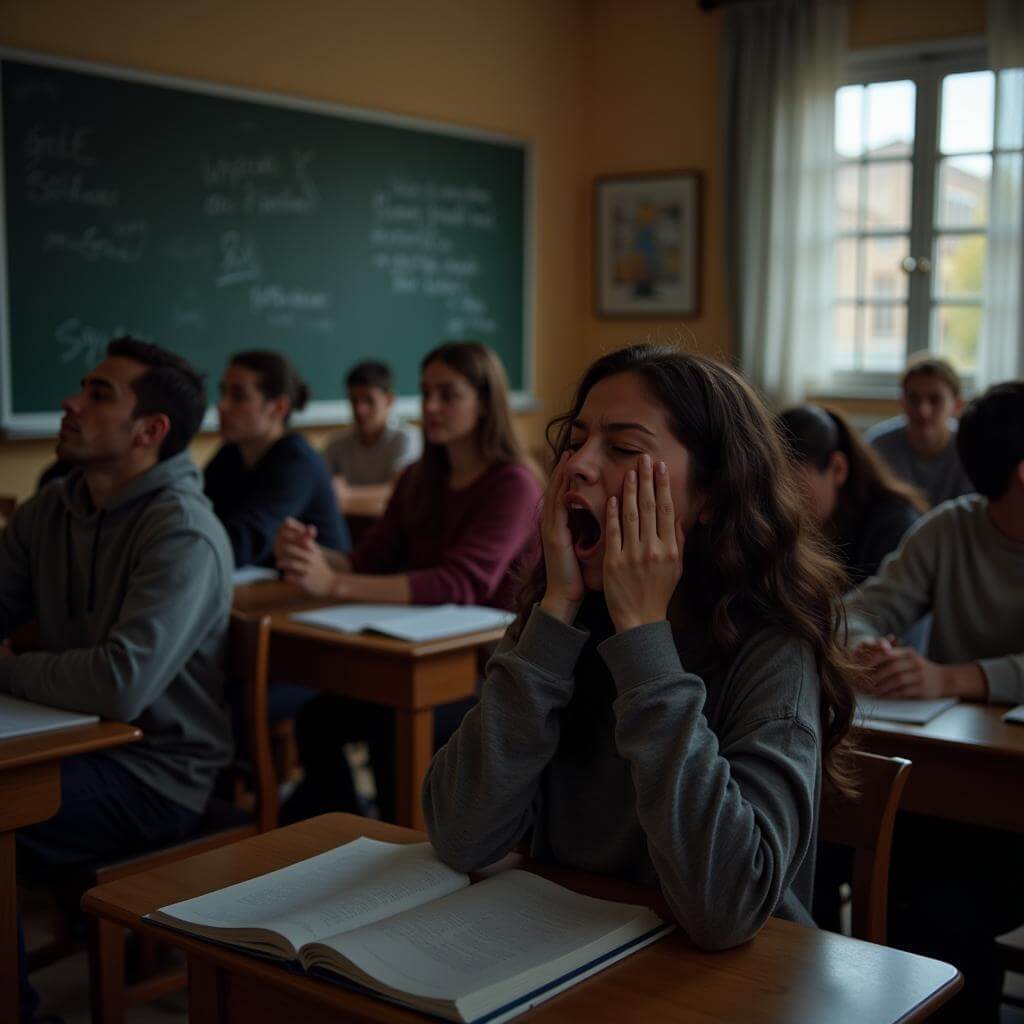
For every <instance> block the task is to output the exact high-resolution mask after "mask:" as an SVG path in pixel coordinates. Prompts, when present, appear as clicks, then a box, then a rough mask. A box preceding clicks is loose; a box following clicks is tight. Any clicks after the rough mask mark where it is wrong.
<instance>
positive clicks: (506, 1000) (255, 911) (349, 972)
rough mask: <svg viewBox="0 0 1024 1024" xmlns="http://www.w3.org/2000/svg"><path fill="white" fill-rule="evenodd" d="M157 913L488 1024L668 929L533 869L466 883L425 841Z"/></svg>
mask: <svg viewBox="0 0 1024 1024" xmlns="http://www.w3.org/2000/svg"><path fill="white" fill-rule="evenodd" d="M149 917H150V919H151V920H153V921H155V922H158V923H160V924H163V925H167V926H169V927H171V928H175V929H179V930H181V931H186V932H189V933H190V934H192V935H197V936H200V937H202V938H206V939H213V940H215V941H217V942H221V943H225V944H227V945H230V946H236V947H238V948H240V949H244V950H249V951H251V952H254V953H259V954H262V955H264V956H270V957H274V958H279V959H281V960H286V961H297V962H298V964H299V965H301V967H302V968H304V969H305V970H307V971H313V972H315V973H323V974H325V975H326V976H337V977H339V978H341V979H346V980H347V981H348V982H350V983H355V984H356V985H358V986H360V987H362V988H365V989H369V990H370V991H371V992H373V993H375V994H377V995H380V996H383V997H384V998H386V999H389V1000H391V1001H393V1002H397V1003H401V1004H402V1005H405V1006H411V1007H413V1008H414V1009H418V1010H422V1011H424V1012H426V1013H432V1014H434V1015H436V1016H438V1017H443V1018H445V1019H447V1020H453V1021H472V1022H480V1021H487V1022H488V1024H498V1022H500V1021H504V1020H508V1019H509V1018H511V1017H514V1016H515V1015H516V1014H519V1013H523V1012H524V1011H526V1010H528V1009H530V1007H532V1006H536V1005H537V1004H538V1003H541V1002H543V1001H544V1000H545V999H549V998H550V997H551V996H553V995H555V994H556V993H557V992H560V991H562V990H563V989H565V988H568V987H569V986H570V985H574V984H576V982H578V981H581V980H582V979H584V978H586V977H588V976H589V975H591V974H595V973H596V972H597V971H600V970H602V969H603V968H604V967H607V966H608V965H609V964H612V963H614V962H615V961H616V960H620V959H622V958H623V957H625V956H628V955H629V954H630V953H632V952H634V951H635V950H637V949H640V948H641V947H643V946H646V945H648V944H649V943H651V942H654V941H655V940H656V939H659V938H661V937H662V936H663V935H665V934H667V933H668V932H669V931H671V930H672V928H673V926H672V925H669V924H665V922H663V921H662V920H661V919H660V918H659V917H658V916H657V915H656V914H654V913H653V912H652V911H650V910H648V909H647V908H646V907H639V906H631V905H629V904H625V903H613V902H610V901H608V900H598V899H593V898H591V897H589V896H581V895H579V894H578V893H574V892H570V891H569V890H568V889H564V888H563V887H562V886H559V885H556V884H555V883H554V882H549V881H547V880H546V879H543V878H540V877H539V876H537V875H533V874H529V873H528V872H525V871H515V870H512V871H505V872H502V873H500V874H497V875H494V876H492V877H490V878H488V879H486V880H485V881H482V882H478V883H476V884H475V885H470V884H469V878H468V876H466V875H463V874H460V873H459V872H457V871H453V870H452V869H451V868H449V867H448V866H447V865H445V864H443V863H442V862H441V861H440V860H439V859H438V857H437V855H436V854H435V853H434V851H433V849H432V847H431V846H430V844H429V843H416V844H413V845H411V846H405V845H398V844H394V843H382V842H379V841H377V840H374V839H366V838H361V839H356V840H354V841H353V842H351V843H346V844H345V845H344V846H339V847H337V848H336V849H334V850H329V851H328V852H327V853H322V854H319V855H318V856H316V857H310V858H309V859H308V860H303V861H299V862H298V863H296V864H292V865H290V866H289V867H286V868H282V869H281V870H279V871H272V872H270V874H267V875H262V876H260V877H259V878H253V879H250V880H249V881H247V882H241V883H239V884H238V885H232V886H229V887H228V888H226V889H220V890H218V891H217V892H211V893H207V894H206V895H205V896H198V897H196V898H195V899H191V900H185V901H184V902H182V903H175V904H173V905H172V906H169V907H163V908H162V909H160V910H157V911H155V912H154V913H153V914H150V915H149Z"/></svg>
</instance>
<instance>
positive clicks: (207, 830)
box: [29, 611, 277, 1024]
mask: <svg viewBox="0 0 1024 1024" xmlns="http://www.w3.org/2000/svg"><path fill="white" fill-rule="evenodd" d="M269 648H270V618H269V616H265V615H264V616H260V617H248V616H246V615H244V614H242V613H240V612H235V611H232V613H231V625H230V630H229V634H228V650H227V678H228V685H229V686H241V687H242V701H243V705H242V706H243V720H244V729H245V741H246V742H245V761H244V763H240V762H237V761H236V763H235V764H234V765H232V769H231V771H232V774H235V773H237V772H244V773H245V774H246V776H247V778H248V781H249V788H250V789H251V792H252V793H253V800H252V809H251V811H250V812H246V811H243V810H242V809H240V808H239V807H238V806H237V805H236V804H235V803H233V802H231V801H229V800H224V799H222V798H220V797H219V796H216V795H215V796H214V797H212V798H211V800H210V803H209V805H208V806H207V809H206V812H205V813H204V815H203V818H202V819H201V821H200V823H199V826H198V828H197V830H196V833H195V835H194V836H193V837H192V838H190V839H188V840H186V841H185V842H182V843H178V844H177V845H175V846H171V847H165V848H163V849H159V850H151V851H149V852H147V853H143V854H139V855H138V856H135V857H130V858H128V859H125V860H118V861H111V862H106V863H103V864H93V865H89V866H88V868H86V869H84V870H83V871H82V872H81V873H78V872H76V878H75V888H76V889H80V890H84V889H88V888H92V887H93V886H96V885H103V884H105V883H106V882H112V881H114V880H115V879H118V878H124V877H126V876H128V875H133V874H136V873H137V872H140V871H148V870H149V869H150V868H155V867H159V866H160V865H162V864H168V863H172V862H173V861H176V860H182V859H184V858H186V857H193V856H195V855H196V854H200V853H205V852H206V851H207V850H212V849H216V848H217V847H220V846H227V845H228V844H230V843H235V842H238V841H239V840H240V839H246V838H248V837H249V836H253V835H256V834H258V833H260V832H265V831H268V830H270V829H272V828H274V827H275V826H276V824H277V792H276V787H275V782H274V771H273V767H272V764H271V758H270V737H269V733H268V730H267V657H268V654H269ZM238 746H239V747H241V746H242V745H241V744H240V743H239V744H238ZM87 925H88V938H87V946H88V952H89V980H90V995H91V1001H92V1019H93V1022H94V1024H122V1022H123V1021H124V1014H125V1011H126V1010H127V1009H129V1008H130V1007H132V1006H136V1005H138V1004H140V1003H145V1002H149V1001H150V1000H152V999H157V998H159V997H160V996H163V995H166V994H167V993H168V992H173V991H174V990H175V989H178V988H183V987H184V985H185V980H186V979H185V972H184V970H178V969H174V970H166V971H163V972H158V973H155V974H152V975H151V976H147V977H145V978H143V979H142V980H140V981H137V982H135V983H133V984H127V983H126V981H125V932H124V930H123V929H121V928H119V927H118V926H116V925H114V924H112V923H110V922H109V921H97V920H94V919H92V918H90V919H89V921H88V922H87ZM54 931H55V936H56V941H55V942H54V943H51V944H50V945H49V946H47V947H44V948H43V949H40V950H37V951H35V952H34V953H32V954H30V956H29V967H30V969H35V968H37V967H42V966H45V965H46V964H48V963H52V962H53V961H54V960H57V959H60V958H61V957H62V956H64V955H66V954H67V953H69V952H72V951H73V950H74V949H75V948H77V944H75V943H73V942H71V943H69V941H68V938H67V936H68V932H69V929H67V928H66V927H61V925H60V924H59V923H58V924H57V927H56V928H55V929H54ZM140 952H141V957H140V959H141V963H142V966H143V967H147V966H150V967H151V966H152V965H153V964H154V962H155V960H156V957H155V949H154V946H153V945H147V944H146V943H142V944H141V948H140Z"/></svg>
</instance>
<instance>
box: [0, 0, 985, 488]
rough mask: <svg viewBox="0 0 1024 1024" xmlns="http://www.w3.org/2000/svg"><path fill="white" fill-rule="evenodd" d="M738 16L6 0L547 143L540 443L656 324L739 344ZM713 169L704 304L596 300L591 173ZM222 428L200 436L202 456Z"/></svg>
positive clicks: (580, 6)
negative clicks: (601, 371)
mask: <svg viewBox="0 0 1024 1024" xmlns="http://www.w3.org/2000/svg"><path fill="white" fill-rule="evenodd" d="M722 20H723V18H722V13H721V11H716V12H715V13H712V14H703V13H701V12H700V11H699V9H698V7H697V4H696V3H695V2H694V0H379V2H373V0H292V2H288V3H285V2H284V0H175V2H174V3H169V2H167V0H0V44H3V45H7V46H14V47H20V48H23V49H32V50H39V51H42V52H47V53H52V54H57V55H61V56H67V57H78V58H82V59H87V60H96V61H102V62H107V63H111V64H117V65H123V66H127V67H135V68H142V69H145V70H152V71H159V72H164V73H167V74H172V75H180V76H183V77H195V78H204V79H208V80H211V81H216V82H225V83H229V84H233V85H241V86H248V87H251V88H257V89H265V90H269V91H274V92H283V93H293V94H295V95H299V96H304V97H312V98H316V99H324V100H329V101H335V102H339V103H346V104H352V105H356V106H364V107H369V108H374V109H380V110H387V111H393V112H396V113H403V114H411V115H415V116H420V117H427V118H434V119H437V120H443V121H450V122H454V123H457V124H464V125H471V126H476V127H481V128H486V129H492V130H495V131H500V132H507V133H511V134H515V135H520V136H525V137H528V138H530V139H532V140H533V142H534V145H535V149H534V152H535V171H536V197H537V207H536V220H535V225H536V235H535V237H536V262H535V266H536V319H535V334H536V342H537V350H536V354H535V355H536V358H535V368H536V381H537V393H538V395H539V397H540V399H541V402H542V409H541V411H540V412H538V413H537V414H535V415H533V416H529V417H524V420H523V424H524V428H525V431H526V434H527V438H528V440H529V442H530V444H531V445H536V444H537V442H538V441H539V438H540V426H541V424H542V423H543V421H544V420H545V419H546V417H547V416H549V415H551V414H552V413H553V412H554V411H556V410H557V409H559V408H561V407H562V405H563V404H564V402H565V400H566V398H567V396H568V394H569V393H570V391H571V388H572V385H573V383H574V382H575V379H576V377H577V375H578V373H579V372H580V370H581V368H582V366H583V365H584V364H585V363H586V362H587V361H589V360H590V359H591V358H593V357H594V356H595V355H597V354H598V353H600V352H601V351H603V350H605V349H607V348H612V347H616V346H618V345H620V344H622V343H624V342H627V341H632V340H636V339H641V338H646V337H650V336H653V337H655V338H666V339H675V338H679V337H682V338H683V339H684V340H687V341H688V343H689V344H691V345H692V346H693V347H695V348H698V349H700V350H701V351H707V352H716V353H721V354H723V355H728V354H730V353H731V352H732V348H733V346H732V339H731V325H730V321H729V313H728V308H727V305H726V295H725V281H724V275H723V272H722V238H721V236H722V227H723V224H722V211H721V207H722V195H721V190H720V180H719V179H720V141H719V125H718V117H719V114H718V95H719V87H720V82H719V45H720V36H721V28H722ZM984 28H985V23H984V4H983V3H981V2H980V0H851V13H850V42H851V46H853V47H855V48H859V47H866V46H880V45H886V44H897V43H908V42H913V41H916V40H921V39H930V38H946V37H955V36H961V35H971V34H981V33H983V32H984ZM668 169H694V170H699V171H701V172H702V174H703V176H704V234H703V248H702V253H701V261H702V268H703V281H702V291H701V307H702V308H701V313H700V315H699V316H698V317H696V318H694V319H692V320H690V321H688V322H686V323H685V324H682V325H681V324H679V323H675V322H672V321H664V320H657V321H637V320H625V321H612V320H602V319H600V318H598V317H596V316H594V314H593V307H592V294H591V284H590V264H591V246H592V238H591V220H590V202H591V192H592V182H593V179H594V177H596V176H598V175H601V174H614V173H622V172H630V171H650V170H668ZM212 443H213V439H211V438H204V439H201V440H200V446H199V447H200V451H197V455H200V456H201V455H203V454H205V453H206V452H207V451H209V449H210V446H211V444H212ZM50 450H51V443H50V442H48V441H47V442H39V441H31V442H25V441H20V442H0V492H7V493H10V492H13V493H17V494H19V495H26V494H28V493H29V492H30V491H31V490H32V488H33V486H34V481H35V477H36V475H37V473H38V471H39V469H40V468H41V466H42V465H43V464H44V463H45V461H46V460H47V459H48V458H49V453H50Z"/></svg>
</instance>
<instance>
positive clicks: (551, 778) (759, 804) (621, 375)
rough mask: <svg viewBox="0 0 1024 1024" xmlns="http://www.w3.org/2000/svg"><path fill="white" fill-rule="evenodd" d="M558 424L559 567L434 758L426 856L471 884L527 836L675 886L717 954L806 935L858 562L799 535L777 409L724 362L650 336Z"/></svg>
mask: <svg viewBox="0 0 1024 1024" xmlns="http://www.w3.org/2000/svg"><path fill="white" fill-rule="evenodd" d="M556 423H560V424H561V428H560V430H559V432H558V436H557V442H556V445H555V451H556V454H558V455H559V456H560V458H559V461H558V464H557V466H556V467H555V470H554V472H553V474H552V477H551V480H550V483H549V484H548V488H547V495H546V497H545V502H544V512H543V524H542V527H541V536H542V540H543V550H544V558H543V561H542V562H541V563H540V564H539V565H538V567H537V568H536V570H535V572H534V575H533V578H532V579H531V580H530V582H529V584H528V585H527V587H526V589H525V590H524V592H523V594H522V596H521V600H520V614H519V618H518V620H517V621H516V622H515V623H514V624H513V626H512V627H510V629H509V632H508V635H507V636H506V638H505V639H504V640H503V641H502V643H501V646H500V647H499V649H498V652H497V654H496V655H495V656H494V657H493V658H492V659H491V661H490V663H489V664H488V669H487V677H486V679H485V681H484V683H483V688H482V690H481V694H480V701H479V703H478V704H477V706H476V707H475V708H473V709H472V710H471V711H470V712H469V713H468V714H467V715H466V717H465V718H464V719H463V722H462V725H461V726H460V727H459V729H458V731H457V732H456V733H455V735H454V736H452V738H451V739H450V740H449V741H448V743H447V745H446V746H445V747H443V748H442V749H441V750H440V751H439V752H438V753H437V754H436V755H435V757H434V760H433V762H432V763H431V766H430V771H429V774H428V777H427V780H426V783H425V786H424V791H423V806H424V812H425V815H426V819H427V825H428V829H429V831H430V839H431V842H432V843H433V844H434V847H435V848H436V850H437V851H438V853H439V854H440V856H441V857H442V858H443V859H444V860H445V861H447V862H448V863H449V864H451V865H453V866H457V867H458V868H459V869H461V870H465V869H470V870H472V869H476V868H480V867H483V866H484V865H486V864H491V863H493V862H494V861H496V860H498V859H499V858H501V857H502V856H504V855H505V854H506V853H508V852H509V851H510V850H512V849H513V848H514V847H515V846H516V844H517V843H519V842H520V841H521V840H522V839H524V837H526V836H530V845H531V850H532V853H533V855H534V856H535V857H538V858H540V859H542V860H546V861H553V862H556V863H559V864H564V865H567V866H570V867H574V868H581V869H584V870H587V871H596V872H600V873H603V874H608V875H612V876H614V877H616V878H622V879H628V880H630V881H633V882H640V883H643V884H646V885H658V886H660V888H661V891H662V893H663V894H664V896H665V898H666V900H667V901H668V904H669V906H670V907H671V908H672V911H673V913H674V915H675V917H676V919H677V920H678V922H679V923H680V925H681V926H682V927H683V929H684V930H685V931H686V934H687V935H688V936H689V937H690V939H692V940H693V941H694V942H695V943H697V944H698V945H699V946H701V947H704V948H709V949H720V948H725V947H728V946H734V945H736V944H738V943H741V942H744V941H746V940H747V939H749V938H751V936H753V935H754V934H755V933H756V932H757V931H758V929H759V928H760V927H761V926H762V925H763V924H764V923H765V921H766V920H767V918H768V917H769V916H770V915H773V914H777V915H780V916H782V917H787V918H790V919H793V920H797V921H803V922H805V923H806V922H810V920H811V918H810V914H809V908H810V900H811V881H812V874H813V869H814V847H815V841H816V836H817V829H818V804H819V798H820V793H821V786H822V782H823V776H825V777H828V778H830V779H831V780H832V781H834V782H836V783H838V784H839V785H842V786H844V788H845V787H846V786H847V785H848V768H847V762H846V759H845V745H844V736H845V734H846V732H847V729H848V728H849V725H850V719H851V715H852V711H853V697H852V691H851V688H850V682H849V678H848V674H849V673H851V672H853V671H854V666H853V665H852V663H850V662H848V661H847V660H846V659H845V657H844V654H843V652H842V650H841V649H840V648H839V647H838V646H837V644H836V641H835V639H834V636H835V633H834V629H835V622H834V620H833V613H832V609H834V608H835V607H836V599H837V598H838V595H839V592H840V588H841V585H842V571H841V569H840V568H839V566H838V565H837V564H836V563H835V562H834V561H833V560H832V559H831V558H829V557H828V556H827V555H826V554H824V552H823V551H822V549H821V548H819V547H818V545H817V541H816V539H815V536H814V535H813V534H809V533H808V532H806V531H804V530H803V529H802V527H801V516H800V501H799V497H798V491H797V487H796V484H795V481H794V480H793V478H792V474H791V472H790V471H789V469H788V467H787V465H786V458H785V454H784V453H783V449H782V445H781V443H780V441H779V439H778V436H777V435H776V433H775V431H774V430H773V429H772V424H771V420H770V418H769V416H768V413H767V411H766V410H765V408H764V406H763V405H762V403H761V401H760V400H759V399H758V397H757V396H756V395H755V393H754V391H753V390H752V389H751V388H750V387H749V385H747V384H746V383H745V382H744V381H743V380H742V378H741V377H740V376H739V375H738V374H737V373H736V372H735V371H733V370H731V369H730V368H728V367H727V366H725V365H723V364H720V363H717V362H715V361H713V360H711V359H708V358H706V357H703V356H697V355H689V354H683V353H680V352H676V351H674V350H672V349H666V348H661V347H654V346H648V345H637V346H633V347H630V348H626V349H622V350H620V351H617V352H612V353H610V354H609V355H606V356H603V357H602V358H601V359H599V360H598V361H597V362H596V363H594V365H593V366H591V367H590V369H589V370H588V371H587V372H586V374H585V376H584V377H583V381H582V383H581V384H580V387H579V390H578V392H577V395H576V399H575V401H574V402H573V405H572V408H571V410H570V411H569V412H568V413H566V415H565V416H563V417H561V418H560V419H559V420H557V421H556Z"/></svg>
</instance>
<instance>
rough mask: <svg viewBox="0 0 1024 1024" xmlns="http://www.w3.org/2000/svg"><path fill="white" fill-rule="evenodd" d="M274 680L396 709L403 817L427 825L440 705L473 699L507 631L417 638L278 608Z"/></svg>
mask: <svg viewBox="0 0 1024 1024" xmlns="http://www.w3.org/2000/svg"><path fill="white" fill-rule="evenodd" d="M270 621H271V640H270V678H271V679H288V680H290V681H294V682H296V683H301V684H303V685H304V686H313V687H316V688H317V689H318V690H323V691H324V692H326V693H335V694H339V695H340V696H344V697H351V698H353V699H355V700H363V701H368V702H369V703H372V704H383V705H384V706H385V707H389V708H394V711H395V818H396V820H397V821H398V822H399V824H402V825H409V826H411V827H412V828H423V827H424V825H425V822H424V820H423V809H422V807H421V806H420V790H421V789H422V786H423V779H424V778H425V777H426V774H427V767H428V766H429V764H430V759H431V757H433V754H434V708H435V707H437V706H438V705H439V704H448V703H450V702H451V701H455V700H462V699H464V698H466V697H471V696H473V694H474V693H475V692H476V682H477V677H478V675H479V657H478V652H479V650H480V647H481V646H483V645H484V644H489V643H495V642H496V641H498V640H500V639H501V637H502V636H503V635H504V633H505V630H504V629H491V630H487V631H486V632H483V633H469V634H467V635H466V636H458V637H451V638H449V639H445V640H431V641H428V642H425V643H417V644H411V643H407V642H406V641H404V640H392V639H389V638H388V637H383V636H369V635H362V634H351V633H336V632H334V631H332V630H328V629H319V628H317V627H315V626H306V625H303V624H302V623H299V622H295V621H293V620H292V619H291V618H289V613H288V612H276V613H272V614H271V617H270Z"/></svg>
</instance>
